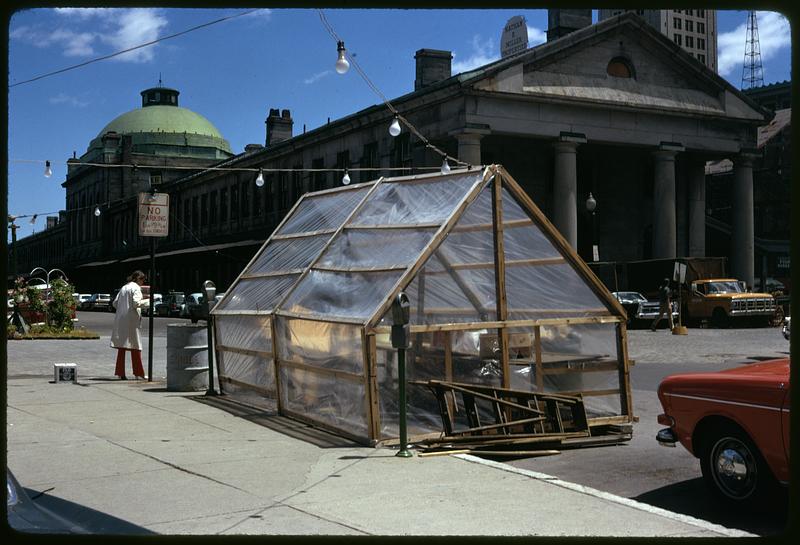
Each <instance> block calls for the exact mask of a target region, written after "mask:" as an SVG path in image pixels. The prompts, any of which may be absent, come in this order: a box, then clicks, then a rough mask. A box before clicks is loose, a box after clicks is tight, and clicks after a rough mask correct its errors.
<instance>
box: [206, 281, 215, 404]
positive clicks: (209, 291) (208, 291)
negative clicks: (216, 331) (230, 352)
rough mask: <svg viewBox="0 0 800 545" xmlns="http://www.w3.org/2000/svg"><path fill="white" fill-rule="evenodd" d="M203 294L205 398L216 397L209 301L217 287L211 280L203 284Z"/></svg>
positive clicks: (211, 299)
mask: <svg viewBox="0 0 800 545" xmlns="http://www.w3.org/2000/svg"><path fill="white" fill-rule="evenodd" d="M203 292H204V293H205V296H206V302H205V305H206V328H207V333H208V389H207V390H206V395H207V396H215V395H217V391H216V390H214V344H213V342H212V332H213V327H214V326H213V325H212V321H211V301H213V300H214V296H215V295H217V286H216V285H214V282H212V281H211V280H206V281H205V282H203Z"/></svg>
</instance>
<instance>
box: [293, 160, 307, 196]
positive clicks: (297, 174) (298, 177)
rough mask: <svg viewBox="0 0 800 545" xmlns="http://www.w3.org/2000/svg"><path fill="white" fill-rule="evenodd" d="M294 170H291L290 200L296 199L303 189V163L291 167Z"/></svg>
mask: <svg viewBox="0 0 800 545" xmlns="http://www.w3.org/2000/svg"><path fill="white" fill-rule="evenodd" d="M292 168H293V169H294V172H292V202H295V201H297V199H299V198H300V195H302V194H303V193H304V191H303V173H302V172H301V170H303V165H302V164H299V165H295V166H293V167H292Z"/></svg>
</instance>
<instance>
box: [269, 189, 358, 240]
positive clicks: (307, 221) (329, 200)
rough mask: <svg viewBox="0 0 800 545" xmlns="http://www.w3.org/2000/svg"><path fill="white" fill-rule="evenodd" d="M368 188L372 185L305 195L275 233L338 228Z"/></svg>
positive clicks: (282, 233)
mask: <svg viewBox="0 0 800 545" xmlns="http://www.w3.org/2000/svg"><path fill="white" fill-rule="evenodd" d="M370 189H372V186H371V185H367V186H364V187H359V188H358V189H348V190H341V191H333V192H330V193H325V194H322V195H315V196H306V198H304V199H303V201H302V202H301V203H300V204H299V205H298V206H297V208H296V209H295V211H294V213H293V214H292V216H291V217H290V218H289V219H288V220H286V223H284V224H283V226H282V227H281V228H280V230H279V231H278V233H277V234H279V235H289V234H294V233H308V232H313V231H323V230H333V229H338V228H339V227H340V226H341V225H342V223H344V220H345V219H347V216H349V215H350V214H351V213H352V212H353V210H355V208H356V206H358V203H360V202H361V201H362V200H363V199H364V196H365V195H366V194H367V192H368V191H369V190H370Z"/></svg>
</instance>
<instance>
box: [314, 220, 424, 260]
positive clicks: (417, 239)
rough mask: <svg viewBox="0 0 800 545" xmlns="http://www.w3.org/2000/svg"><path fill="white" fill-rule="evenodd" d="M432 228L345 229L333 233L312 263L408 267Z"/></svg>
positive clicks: (415, 257)
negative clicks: (328, 243) (322, 252)
mask: <svg viewBox="0 0 800 545" xmlns="http://www.w3.org/2000/svg"><path fill="white" fill-rule="evenodd" d="M435 233H436V231H435V229H420V230H405V229H400V230H386V229H366V230H364V229H353V230H350V229H345V230H344V231H342V232H341V233H340V234H338V235H337V236H336V238H335V239H334V241H333V243H332V244H331V245H330V246H329V247H328V249H327V250H326V251H325V254H324V255H323V256H322V257H321V258H320V260H319V261H318V262H317V263H316V264H315V265H314V266H315V267H334V268H375V269H380V268H388V267H398V266H402V267H408V266H410V265H411V264H412V263H414V262H415V261H416V259H417V257H418V256H419V254H420V252H422V250H423V249H424V248H425V247H426V246H427V245H428V243H429V242H430V240H431V239H432V238H433V235H434V234H435Z"/></svg>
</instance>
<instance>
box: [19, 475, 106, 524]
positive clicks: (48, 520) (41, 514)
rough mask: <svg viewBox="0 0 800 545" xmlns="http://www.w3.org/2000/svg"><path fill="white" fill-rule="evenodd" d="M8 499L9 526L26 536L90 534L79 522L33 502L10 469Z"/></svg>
mask: <svg viewBox="0 0 800 545" xmlns="http://www.w3.org/2000/svg"><path fill="white" fill-rule="evenodd" d="M34 497H36V496H34ZM6 498H7V499H6V502H7V505H8V507H7V512H8V525H9V526H10V527H11V528H13V529H14V530H17V531H18V532H22V533H26V534H27V533H36V534H88V533H90V532H89V530H88V529H87V528H85V527H84V526H82V525H81V524H80V523H79V522H77V521H72V520H68V519H67V518H65V517H63V516H61V515H60V514H58V513H56V512H54V511H52V510H51V509H48V508H47V507H44V506H43V505H41V504H38V503H36V502H35V501H34V500H32V499H31V497H30V496H29V495H28V492H27V491H26V490H25V488H23V487H22V485H20V484H19V481H17V479H16V477H14V475H13V474H12V473H11V470H10V469H8V468H6Z"/></svg>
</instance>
